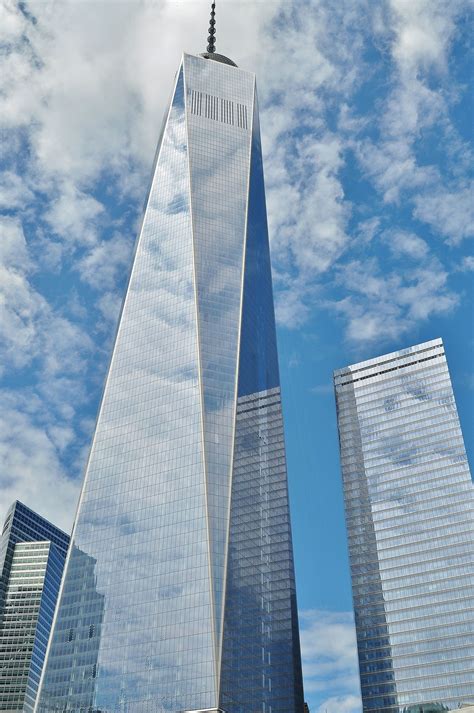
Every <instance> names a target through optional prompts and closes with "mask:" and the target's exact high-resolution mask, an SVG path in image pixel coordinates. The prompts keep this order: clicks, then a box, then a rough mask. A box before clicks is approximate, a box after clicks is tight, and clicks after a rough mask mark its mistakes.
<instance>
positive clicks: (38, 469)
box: [0, 392, 78, 531]
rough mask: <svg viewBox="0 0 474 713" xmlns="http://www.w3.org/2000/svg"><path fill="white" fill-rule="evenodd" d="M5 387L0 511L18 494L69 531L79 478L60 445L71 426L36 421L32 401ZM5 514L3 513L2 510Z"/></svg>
mask: <svg viewBox="0 0 474 713" xmlns="http://www.w3.org/2000/svg"><path fill="white" fill-rule="evenodd" d="M29 401H30V403H29V404H25V403H21V402H20V399H19V398H18V396H17V395H12V394H9V393H7V392H3V393H2V409H1V410H0V433H1V434H2V437H1V439H0V472H1V473H2V474H3V476H2V487H1V489H0V513H1V514H5V513H6V511H7V509H8V507H9V506H10V505H11V503H12V502H13V501H14V500H16V499H18V500H21V501H22V502H24V503H25V504H26V505H28V506H29V507H31V508H33V509H34V510H36V511H37V512H39V513H40V514H41V515H43V516H44V517H46V518H48V519H50V520H51V521H52V522H54V523H55V524H57V525H58V526H59V527H62V528H64V529H65V530H66V531H70V528H71V525H72V518H73V514H74V511H75V507H76V503H77V498H78V483H77V480H76V481H74V480H73V479H72V478H70V477H68V475H67V474H66V473H65V472H64V469H63V467H62V465H61V462H60V459H59V454H58V451H59V450H60V449H61V448H64V447H65V446H66V445H67V443H68V441H70V439H71V433H68V431H67V429H65V428H63V429H61V431H62V432H60V430H58V429H57V428H56V429H54V428H53V429H50V432H49V433H48V427H47V426H45V425H41V423H38V421H37V414H36V413H35V412H34V409H32V404H33V403H36V406H37V400H36V401H35V399H29ZM0 517H1V515H0Z"/></svg>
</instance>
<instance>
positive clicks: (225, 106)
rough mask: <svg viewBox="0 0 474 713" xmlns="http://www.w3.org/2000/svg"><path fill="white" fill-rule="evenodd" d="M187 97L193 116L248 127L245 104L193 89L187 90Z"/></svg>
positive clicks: (240, 127) (241, 127)
mask: <svg viewBox="0 0 474 713" xmlns="http://www.w3.org/2000/svg"><path fill="white" fill-rule="evenodd" d="M188 99H189V106H190V108H191V114H194V115H195V116H202V117H204V118H205V119H213V120H214V121H221V122H222V123H223V124H230V125H231V126H238V127H239V129H248V128H249V121H248V110H247V107H246V105H245V104H239V103H238V102H233V101H231V100H230V99H220V98H219V97H215V96H213V95H212V94H206V93H205V92H198V91H196V90H195V89H190V90H189V92H188Z"/></svg>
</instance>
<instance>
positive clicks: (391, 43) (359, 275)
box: [0, 0, 474, 713]
mask: <svg viewBox="0 0 474 713" xmlns="http://www.w3.org/2000/svg"><path fill="white" fill-rule="evenodd" d="M0 8H1V9H0V43H1V62H2V65H3V66H2V68H1V71H0V122H1V132H2V133H1V136H2V141H1V145H0V148H1V162H2V166H1V169H2V172H1V175H0V209H1V211H2V215H1V217H0V226H1V227H0V377H1V385H0V388H1V408H0V459H1V461H0V478H1V491H0V518H2V517H3V513H4V512H5V511H6V509H7V507H8V506H9V505H10V503H11V502H12V500H14V499H15V498H20V499H21V500H23V501H24V502H25V503H26V504H28V505H30V506H31V507H33V508H35V509H37V510H38V511H39V512H40V513H42V514H44V515H45V516H47V517H49V518H51V519H52V520H53V521H54V522H56V523H58V524H59V525H61V526H63V527H64V528H66V529H69V528H70V526H71V523H72V518H73V515H74V509H75V505H76V501H77V496H78V490H79V486H80V482H81V474H82V469H83V465H84V459H85V456H86V453H87V448H88V443H89V441H90V437H91V432H92V429H93V424H94V418H95V412H96V409H97V404H98V400H99V397H100V392H101V387H102V383H103V378H104V372H105V369H106V366H107V361H108V358H109V355H110V349H111V343H112V337H113V333H114V328H115V325H116V320H117V314H118V310H119V307H120V301H121V295H122V294H123V289H124V283H125V279H126V275H127V270H128V267H129V264H130V257H131V251H132V248H133V243H134V238H135V235H136V230H137V224H138V220H139V216H140V211H141V209H142V205H143V200H144V197H145V194H146V190H147V184H148V181H149V177H150V170H151V164H152V160H153V154H154V148H155V144H156V141H157V136H158V132H159V128H160V125H161V120H162V115H163V112H164V109H165V106H166V102H167V99H168V96H169V93H170V90H171V86H172V81H173V76H174V72H175V71H176V68H177V66H178V64H179V60H180V55H181V52H182V50H183V49H184V50H186V51H188V52H191V53H194V52H200V51H202V50H203V49H204V44H205V38H206V35H207V22H208V3H207V0H188V1H187V2H184V1H182V2H178V1H177V0H176V1H175V2H170V1H166V0H148V1H143V2H139V1H138V0H123V1H119V0H107V1H105V0H104V1H103V2H100V1H99V0H94V2H92V1H90V2H83V1H82V0H75V1H74V2H65V1H64V0H61V2H59V1H58V2H54V1H52V0H44V1H43V2H39V1H38V2H36V1H35V2H27V1H24V2H14V0H1V4H0ZM217 12H218V15H217V19H218V25H217V49H218V51H221V52H222V53H224V54H226V55H228V56H230V57H232V58H233V59H234V60H235V61H236V62H237V63H238V64H239V66H241V67H243V68H246V69H251V70H254V71H256V73H257V79H258V86H259V93H260V104H261V112H262V117H261V125H262V131H263V147H264V152H265V169H266V182H267V198H268V210H269V221H270V230H271V240H272V254H273V263H274V283H275V290H276V301H277V313H278V322H279V343H280V355H281V370H282V382H283V395H284V403H285V413H286V421H287V442H288V458H289V475H290V488H291V496H292V517H293V528H294V539H295V550H296V552H295V554H296V565H297V578H298V592H299V605H300V609H301V612H302V613H301V624H302V645H303V655H304V662H305V680H306V695H307V699H308V701H309V702H310V704H311V707H312V710H313V711H316V712H317V713H325V711H326V710H327V713H357V712H358V711H360V702H359V698H358V695H359V692H358V684H357V666H356V663H355V658H354V634H353V625H352V619H351V614H350V609H351V598H350V585H349V575H348V567H347V554H346V545H345V530H344V520H343V509H342V495H341V487H340V476H339V466H338V455H337V432H336V425H335V408H334V400H333V396H332V387H331V373H332V370H333V369H334V368H338V367H342V366H345V365H346V364H349V363H351V362H354V361H359V360H360V359H365V358H370V357H372V356H376V355H378V354H381V353H383V352H384V351H391V350H394V349H398V348H401V347H405V346H408V345H410V344H415V343H417V342H420V341H424V340H425V339H432V338H434V337H437V336H441V337H443V338H444V340H445V343H446V348H447V354H448V361H449V363H450V366H451V371H452V377H453V383H454V387H455V394H456V399H457V402H458V407H459V410H460V415H461V422H462V425H463V430H464V433H465V435H466V436H467V434H468V433H469V432H471V433H472V430H473V429H472V426H473V409H472V402H473V388H474V381H473V377H472V374H471V371H470V365H471V364H472V360H473V351H474V334H473V328H472V271H473V270H474V257H473V256H472V255H471V254H470V253H469V245H468V238H469V237H470V236H471V237H472V232H473V215H472V211H473V201H472V193H471V185H470V174H469V168H470V165H471V162H472V157H471V150H470V146H469V139H470V136H469V126H470V123H471V122H472V108H471V101H472V95H471V94H470V92H469V88H468V82H469V76H470V71H471V70H472V56H470V54H469V51H470V50H469V36H470V27H469V20H470V18H469V14H468V13H469V4H468V2H467V1H466V2H464V0H449V2H446V0H373V1H370V0H337V2H336V0H293V2H291V1H290V0H287V1H285V0H257V1H252V2H247V1H246V0H219V2H218V9H217ZM467 445H468V449H469V450H470V452H472V444H471V443H470V442H468V443H467Z"/></svg>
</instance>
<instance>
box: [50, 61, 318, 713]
mask: <svg viewBox="0 0 474 713" xmlns="http://www.w3.org/2000/svg"><path fill="white" fill-rule="evenodd" d="M90 627H93V634H92V636H91V638H90V639H88V638H87V637H88V632H89V631H90V630H91V629H90ZM81 642H82V644H84V645H82V644H81ZM90 642H93V645H92V644H91V643H90ZM86 644H87V646H89V648H87V646H86ZM74 646H76V647H78V649H77V654H76V655H73V654H72V651H73V647H74ZM71 682H73V683H71ZM303 706H304V701H303V686H302V674H301V660H300V645H299V634H298V620H297V607H296V593H295V581H294V567H293V552H292V541H291V528H290V514H289V505H288V488H287V475H286V461H285V446H284V437H283V420H282V410H281V397H280V379H279V372H278V357H277V347H276V336H275V320H274V309H273V295H272V280H271V268H270V254H269V245H268V231H267V218H266V209H265V189H264V180H263V168H262V151H261V144H260V129H259V116H258V107H257V95H256V88H255V77H254V75H253V74H252V73H250V72H246V71H244V70H242V69H239V68H237V67H236V66H235V65H234V63H233V62H231V61H230V60H228V59H226V58H225V57H222V56H220V55H216V54H209V55H206V56H193V55H187V54H185V55H184V57H183V60H182V63H181V66H180V68H179V70H178V72H177V75H176V80H175V85H174V89H173V94H172V99H171V102H170V105H169V110H168V112H167V114H166V117H165V121H164V125H163V129H162V133H161V137H160V139H159V144H158V150H157V154H156V161H155V166H154V170H153V177H152V183H151V188H150V191H149V195H148V198H147V202H146V208H145V213H144V217H143V223H142V226H141V230H140V233H139V237H138V241H137V247H136V252H135V256H134V260H133V266H132V271H131V276H130V280H129V283H128V287H127V290H126V295H125V299H124V303H123V309H122V313H121V317H120V323H119V327H118V332H117V336H116V341H115V345H114V349H113V354H112V360H111V364H110V368H109V372H108V376H107V380H106V384H105V390H104V395H103V399H102V403H101V406H100V411H99V416H98V420H97V426H96V430H95V434H94V438H93V443H92V448H91V452H90V457H89V461H88V465H87V470H86V475H85V480H84V485H83V490H82V494H81V498H80V504H79V509H78V514H77V518H76V522H75V525H74V530H73V547H72V548H71V555H70V558H69V561H68V563H67V567H66V573H65V578H64V585H63V590H62V595H61V598H60V604H59V608H58V614H57V619H56V623H55V628H54V631H53V635H52V639H51V644H50V648H49V654H48V658H47V664H46V667H45V673H44V678H43V681H42V687H41V693H40V696H39V700H38V705H37V708H36V710H37V712H38V713H53V712H55V713H59V712H61V713H65V712H66V711H75V712H77V711H87V712H88V713H92V712H96V713H98V712H99V711H100V713H116V712H122V711H123V713H165V712H166V713H183V712H188V711H189V712H191V711H192V712H196V713H197V711H201V712H202V713H204V712H205V713H208V712H209V713H211V712H214V713H217V712H218V711H223V712H224V713H250V712H252V713H257V712H258V713H302V712H303Z"/></svg>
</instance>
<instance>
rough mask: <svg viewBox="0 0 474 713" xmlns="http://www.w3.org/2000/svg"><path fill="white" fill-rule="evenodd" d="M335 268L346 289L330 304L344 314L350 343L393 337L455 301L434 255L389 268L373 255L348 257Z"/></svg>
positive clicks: (442, 310) (449, 306) (447, 307)
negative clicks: (351, 258) (355, 258)
mask: <svg viewBox="0 0 474 713" xmlns="http://www.w3.org/2000/svg"><path fill="white" fill-rule="evenodd" d="M337 272H338V277H337V280H338V282H339V284H340V285H341V287H342V290H343V293H344V292H346V293H348V294H345V295H344V296H343V297H341V299H340V300H338V301H337V302H335V303H332V307H333V308H334V309H335V310H336V311H337V312H338V313H339V314H342V315H344V317H345V319H346V320H347V328H346V335H347V338H348V339H349V341H351V342H355V343H363V342H370V341H375V340H385V339H392V340H396V339H398V338H399V337H400V336H401V335H403V334H404V333H405V332H407V331H408V330H409V329H412V328H414V327H415V326H416V325H417V324H418V323H419V322H422V321H425V320H427V319H428V318H429V317H431V316H433V315H439V314H445V313H449V312H450V311H452V310H453V309H454V308H455V307H456V306H457V304H458V302H459V297H458V295H457V294H456V293H455V292H453V291H452V290H450V288H449V286H448V273H447V272H446V270H445V269H444V268H443V266H442V265H441V263H440V262H439V261H438V260H437V259H435V258H430V257H428V258H426V259H424V260H423V261H421V262H419V263H418V264H417V265H416V266H415V267H413V268H406V267H405V269H404V270H403V271H402V270H399V269H397V268H395V269H394V270H393V271H391V272H387V271H383V270H382V269H381V267H380V265H379V262H378V261H377V260H376V259H375V258H372V259H370V260H366V261H365V262H362V261H360V260H352V261H350V262H348V263H346V264H344V265H341V266H340V267H339V268H338V271H337Z"/></svg>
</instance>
